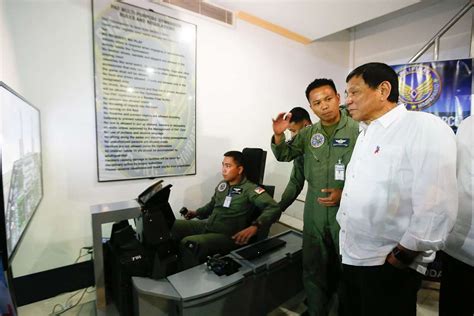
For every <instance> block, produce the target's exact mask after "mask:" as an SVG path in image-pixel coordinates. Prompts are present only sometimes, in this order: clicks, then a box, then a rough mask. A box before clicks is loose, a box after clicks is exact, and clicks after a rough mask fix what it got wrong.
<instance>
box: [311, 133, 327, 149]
mask: <svg viewBox="0 0 474 316" xmlns="http://www.w3.org/2000/svg"><path fill="white" fill-rule="evenodd" d="M322 144H324V135H323V134H321V133H316V134H314V135H313V137H311V146H313V147H314V148H318V147H321V145H322Z"/></svg>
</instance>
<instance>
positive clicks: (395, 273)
mask: <svg viewBox="0 0 474 316" xmlns="http://www.w3.org/2000/svg"><path fill="white" fill-rule="evenodd" d="M421 278H422V275H421V274H419V273H417V272H416V271H414V270H413V269H409V268H407V269H403V270H401V269H398V268H395V267H393V266H392V265H391V264H389V263H387V262H386V263H385V264H384V265H381V266H371V267H362V266H350V265H345V264H344V265H343V267H342V283H341V289H340V295H339V296H340V306H339V315H343V316H349V315H350V316H392V315H393V316H402V315H403V316H416V295H417V292H418V289H419V288H420V285H421Z"/></svg>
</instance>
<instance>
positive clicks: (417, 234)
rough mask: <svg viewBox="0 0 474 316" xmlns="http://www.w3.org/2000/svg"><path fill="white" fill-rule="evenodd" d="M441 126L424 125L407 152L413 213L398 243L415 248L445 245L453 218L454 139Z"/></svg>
mask: <svg viewBox="0 0 474 316" xmlns="http://www.w3.org/2000/svg"><path fill="white" fill-rule="evenodd" d="M440 124H444V123H442V122H440ZM444 125H445V126H443V128H438V129H431V130H430V129H429V128H428V127H429V126H427V128H426V129H424V132H422V133H419V135H417V136H416V138H415V139H413V146H411V148H410V150H411V151H412V152H408V153H407V155H408V161H409V163H410V168H411V169H412V171H413V184H412V188H411V200H412V207H413V213H412V216H411V218H410V223H409V225H408V229H407V231H406V232H405V234H404V235H403V237H402V239H401V241H400V244H401V245H402V246H404V247H406V248H408V249H411V250H415V251H428V250H434V251H436V250H440V249H442V248H444V245H445V242H446V239H447V236H448V234H449V232H450V231H451V229H452V228H453V225H454V222H455V220H456V214H457V208H458V193H457V180H456V141H455V137H454V133H453V132H452V130H451V129H450V128H449V127H448V126H447V125H446V124H444Z"/></svg>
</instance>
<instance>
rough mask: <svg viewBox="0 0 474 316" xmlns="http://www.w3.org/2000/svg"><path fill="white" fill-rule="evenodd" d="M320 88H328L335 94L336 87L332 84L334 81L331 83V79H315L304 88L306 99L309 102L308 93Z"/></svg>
mask: <svg viewBox="0 0 474 316" xmlns="http://www.w3.org/2000/svg"><path fill="white" fill-rule="evenodd" d="M322 86H330V87H331V88H332V89H333V90H334V92H335V93H336V94H337V90H336V85H335V84H334V81H332V80H331V79H326V78H319V79H315V80H314V81H313V82H311V83H310V84H309V85H308V86H307V87H306V91H305V94H306V99H307V100H308V101H309V94H310V92H311V91H313V90H314V89H316V88H319V87H322Z"/></svg>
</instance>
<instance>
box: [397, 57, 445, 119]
mask: <svg viewBox="0 0 474 316" xmlns="http://www.w3.org/2000/svg"><path fill="white" fill-rule="evenodd" d="M398 83H399V92H400V101H401V102H402V103H404V104H405V105H406V107H407V109H408V110H418V111H419V110H423V109H426V108H428V107H430V106H432V105H433V104H435V102H436V101H437V100H438V98H439V96H440V94H441V79H440V76H439V74H438V73H437V72H436V71H435V70H434V69H433V68H431V67H429V66H427V65H423V64H418V65H408V66H405V67H403V68H402V69H400V70H399V71H398Z"/></svg>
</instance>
